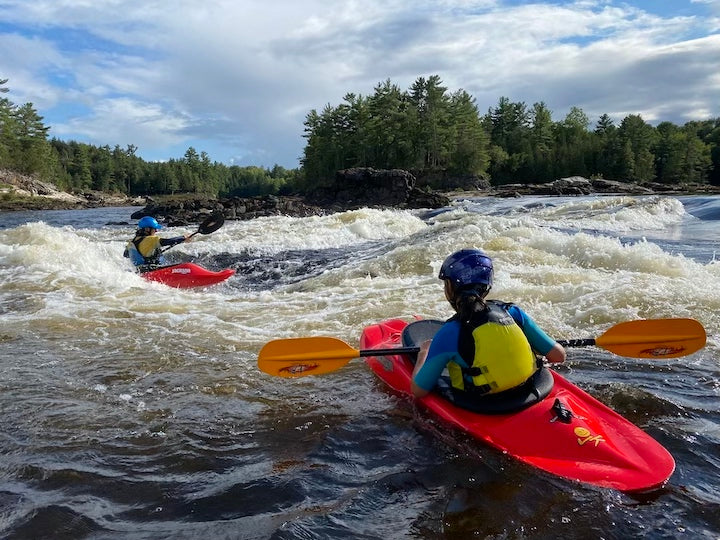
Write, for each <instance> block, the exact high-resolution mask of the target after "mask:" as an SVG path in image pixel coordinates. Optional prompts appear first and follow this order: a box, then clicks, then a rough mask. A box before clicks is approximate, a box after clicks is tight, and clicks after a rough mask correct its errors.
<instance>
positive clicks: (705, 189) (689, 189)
mask: <svg viewBox="0 0 720 540" xmlns="http://www.w3.org/2000/svg"><path fill="white" fill-rule="evenodd" d="M619 193H622V194H628V195H652V194H656V193H663V194H687V193H720V187H717V186H710V185H707V184H704V185H685V186H672V185H667V184H657V183H654V184H643V185H640V184H633V183H631V182H617V181H615V180H605V179H603V178H592V179H588V178H583V177H582V176H570V177H567V178H560V179H558V180H555V181H554V182H548V183H545V184H504V185H501V186H496V187H495V188H493V189H490V190H488V191H487V193H486V194H487V195H493V196H496V197H522V196H524V195H548V196H568V195H593V194H602V195H610V194H619Z"/></svg>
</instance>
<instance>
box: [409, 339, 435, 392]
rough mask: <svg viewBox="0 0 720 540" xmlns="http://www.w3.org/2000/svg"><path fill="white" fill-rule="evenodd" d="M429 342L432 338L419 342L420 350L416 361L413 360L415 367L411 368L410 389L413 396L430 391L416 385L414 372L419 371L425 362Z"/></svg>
mask: <svg viewBox="0 0 720 540" xmlns="http://www.w3.org/2000/svg"><path fill="white" fill-rule="evenodd" d="M430 343H432V340H427V341H424V342H423V343H421V344H420V351H419V352H418V355H417V361H416V362H415V367H414V368H413V372H412V381H411V382H410V389H411V390H412V393H413V396H415V397H423V396H426V395H428V394H429V393H430V391H429V390H425V389H424V388H423V387H421V386H418V384H417V383H416V382H415V374H416V373H417V372H418V371H420V369H421V368H422V367H423V364H425V360H426V359H427V354H428V350H429V349H430Z"/></svg>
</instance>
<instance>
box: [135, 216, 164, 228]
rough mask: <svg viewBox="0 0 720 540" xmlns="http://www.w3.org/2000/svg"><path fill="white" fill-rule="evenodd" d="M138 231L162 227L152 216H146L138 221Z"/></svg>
mask: <svg viewBox="0 0 720 540" xmlns="http://www.w3.org/2000/svg"><path fill="white" fill-rule="evenodd" d="M138 229H162V225H160V224H159V223H158V222H157V219H155V218H154V217H152V216H145V217H144V218H142V219H141V220H140V221H138Z"/></svg>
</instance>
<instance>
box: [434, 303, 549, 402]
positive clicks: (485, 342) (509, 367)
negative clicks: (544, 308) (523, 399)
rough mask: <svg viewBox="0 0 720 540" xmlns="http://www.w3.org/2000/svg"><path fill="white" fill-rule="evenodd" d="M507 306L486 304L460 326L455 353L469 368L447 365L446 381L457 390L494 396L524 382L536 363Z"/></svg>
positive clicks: (535, 366) (528, 344) (520, 329)
mask: <svg viewBox="0 0 720 540" xmlns="http://www.w3.org/2000/svg"><path fill="white" fill-rule="evenodd" d="M508 306H509V305H508V304H504V303H502V302H497V301H493V300H488V301H487V308H486V309H485V310H483V311H479V312H477V313H475V314H473V316H472V318H471V319H470V321H469V322H461V323H460V337H459V339H458V352H459V353H460V356H461V357H462V359H463V360H464V361H465V362H466V363H467V365H468V366H470V367H464V366H461V365H460V364H458V363H456V362H450V363H448V366H447V367H448V371H449V373H450V382H451V384H452V386H453V387H454V388H456V389H458V390H465V391H468V392H473V393H478V394H495V393H498V392H503V391H505V390H509V389H510V388H515V387H516V386H519V385H521V384H522V383H524V382H525V381H526V380H528V378H530V376H532V374H533V373H535V371H536V370H537V360H536V359H535V354H534V353H533V351H532V348H531V347H530V343H529V342H528V340H527V338H526V337H525V334H524V333H523V331H522V328H520V326H518V324H517V323H516V322H515V320H514V319H513V318H512V315H510V313H508V311H507V307H508Z"/></svg>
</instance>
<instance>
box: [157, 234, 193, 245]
mask: <svg viewBox="0 0 720 540" xmlns="http://www.w3.org/2000/svg"><path fill="white" fill-rule="evenodd" d="M188 237H189V235H187V234H186V235H184V236H176V237H175V238H161V239H160V245H161V246H177V245H178V244H182V243H183V242H185V241H187V239H188Z"/></svg>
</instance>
